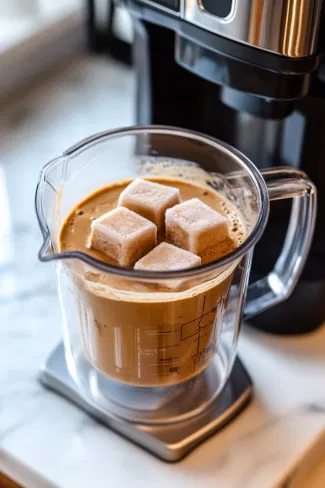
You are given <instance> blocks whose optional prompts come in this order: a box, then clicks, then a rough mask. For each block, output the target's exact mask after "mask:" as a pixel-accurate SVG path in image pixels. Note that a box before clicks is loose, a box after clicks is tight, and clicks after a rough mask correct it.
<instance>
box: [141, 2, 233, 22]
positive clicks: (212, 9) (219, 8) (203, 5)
mask: <svg viewBox="0 0 325 488" xmlns="http://www.w3.org/2000/svg"><path fill="white" fill-rule="evenodd" d="M138 1H139V2H140V3H146V4H148V5H151V6H152V7H157V8H160V9H163V10H171V11H173V12H175V13H176V14H180V13H181V12H182V11H183V9H182V8H181V7H182V6H184V8H185V9H186V7H187V6H188V0H138ZM196 2H197V6H198V8H199V9H200V11H201V13H206V14H210V15H213V16H215V17H219V18H221V19H224V18H226V17H228V16H229V15H230V13H231V9H232V4H233V0H196ZM192 3H193V2H192ZM194 3H195V0H194Z"/></svg>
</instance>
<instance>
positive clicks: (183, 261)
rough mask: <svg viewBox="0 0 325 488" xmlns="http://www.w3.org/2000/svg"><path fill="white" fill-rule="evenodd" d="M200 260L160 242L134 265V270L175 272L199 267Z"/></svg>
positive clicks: (187, 252)
mask: <svg viewBox="0 0 325 488" xmlns="http://www.w3.org/2000/svg"><path fill="white" fill-rule="evenodd" d="M200 264H201V258H200V257H199V256H195V254H192V253H191V252H189V251H184V249H180V248H179V247H176V246H173V245H172V244H167V242H162V243H161V244H159V246H157V247H155V248H154V249H153V250H152V251H150V252H149V253H148V254H147V255H146V256H144V257H143V258H141V259H140V260H139V261H138V262H137V263H135V266H134V269H141V270H147V271H176V270H179V269H186V268H194V267H195V266H200Z"/></svg>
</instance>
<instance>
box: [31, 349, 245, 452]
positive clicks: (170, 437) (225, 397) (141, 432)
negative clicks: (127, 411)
mask: <svg viewBox="0 0 325 488" xmlns="http://www.w3.org/2000/svg"><path fill="white" fill-rule="evenodd" d="M40 379H41V381H42V383H43V384H44V385H46V386H47V387H49V388H51V389H52V390H54V391H56V392H58V393H60V394H61V395H63V396H65V397H66V398H68V399H69V400H71V401H72V402H74V403H75V404H76V405H78V406H79V407H81V408H82V409H83V410H85V411H86V412H88V413H89V414H90V415H92V416H93V417H95V418H96V419H97V420H99V421H100V422H103V423H104V424H106V425H107V426H108V427H110V428H112V429H113V430H115V431H116V432H118V433H120V434H122V435H123V436H125V437H127V438H128V439H130V440H132V441H133V442H135V443H137V444H139V445H140V446H142V447H144V448H145V449H147V450H148V451H150V452H151V453H152V454H155V455H156V456H158V457H159V458H161V459H163V460H165V461H178V460H180V459H181V458H183V457H184V456H185V455H186V454H188V453H189V452H190V451H191V450H192V449H193V448H194V447H196V446H197V445H198V444H200V443H201V442H203V441H204V440H205V439H206V438H207V437H209V436H211V435H212V434H213V433H214V432H216V431H217V430H220V429H222V428H223V427H224V426H225V425H227V424H228V422H230V421H231V420H232V419H233V418H234V417H235V416H236V415H238V414H239V413H240V412H241V410H242V409H243V408H244V407H245V406H246V405H247V404H248V402H249V401H250V399H251V397H252V382H251V379H250V377H249V376H248V374H247V372H246V370H245V368H244V366H243V365H242V363H241V362H240V360H239V359H238V358H237V359H236V362H235V364H234V367H233V370H232V373H231V376H230V378H229V380H228V381H227V384H226V386H225V387H224V389H223V391H222V392H221V394H220V395H219V396H218V397H217V398H216V399H215V400H214V401H213V402H212V403H211V404H210V405H209V407H208V408H207V409H206V410H205V411H203V412H202V413H201V414H199V415H197V416H195V417H193V418H191V419H189V420H184V421H182V422H178V423H173V424H155V425H152V424H151V425H145V424H139V423H133V422H128V421H127V420H123V419H121V418H119V417H116V416H114V415H113V414H111V413H108V412H105V411H104V410H102V409H101V408H100V407H98V406H97V405H94V404H93V403H92V402H91V401H90V400H89V399H87V398H85V397H83V396H81V395H80V393H79V391H78V388H77V386H76V385H75V383H74V382H73V380H72V378H71V377H70V375H69V372H68V369H67V365H66V361H65V356H64V348H63V344H62V343H60V344H58V346H57V347H56V348H55V349H54V350H53V352H52V353H51V355H50V356H49V357H48V359H47V361H46V362H45V364H44V366H43V367H42V369H41V375H40Z"/></svg>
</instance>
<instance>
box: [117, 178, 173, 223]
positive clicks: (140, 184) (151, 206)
mask: <svg viewBox="0 0 325 488" xmlns="http://www.w3.org/2000/svg"><path fill="white" fill-rule="evenodd" d="M180 201H181V198H180V192H179V189H178V188H174V187H172V186H167V185H161V184H160V183H154V182H152V181H148V180H141V179H136V180H134V181H132V183H130V184H129V185H128V186H127V187H126V188H125V189H124V190H123V191H122V193H121V194H120V197H119V200H118V205H119V206H122V207H127V208H129V209H130V210H133V211H134V212H136V213H138V214H140V215H142V217H145V218H146V219H149V220H151V222H154V223H155V224H156V225H157V227H158V229H159V230H160V229H163V228H164V224H165V212H166V210H167V208H170V207H173V206H174V205H176V204H177V203H179V202H180Z"/></svg>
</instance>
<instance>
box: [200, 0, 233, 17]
mask: <svg viewBox="0 0 325 488" xmlns="http://www.w3.org/2000/svg"><path fill="white" fill-rule="evenodd" d="M200 3H201V5H202V7H203V8H204V10H206V11H207V12H209V14H211V15H215V16H216V17H223V18H225V17H228V15H229V14H230V12H231V7H232V0H200Z"/></svg>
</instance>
